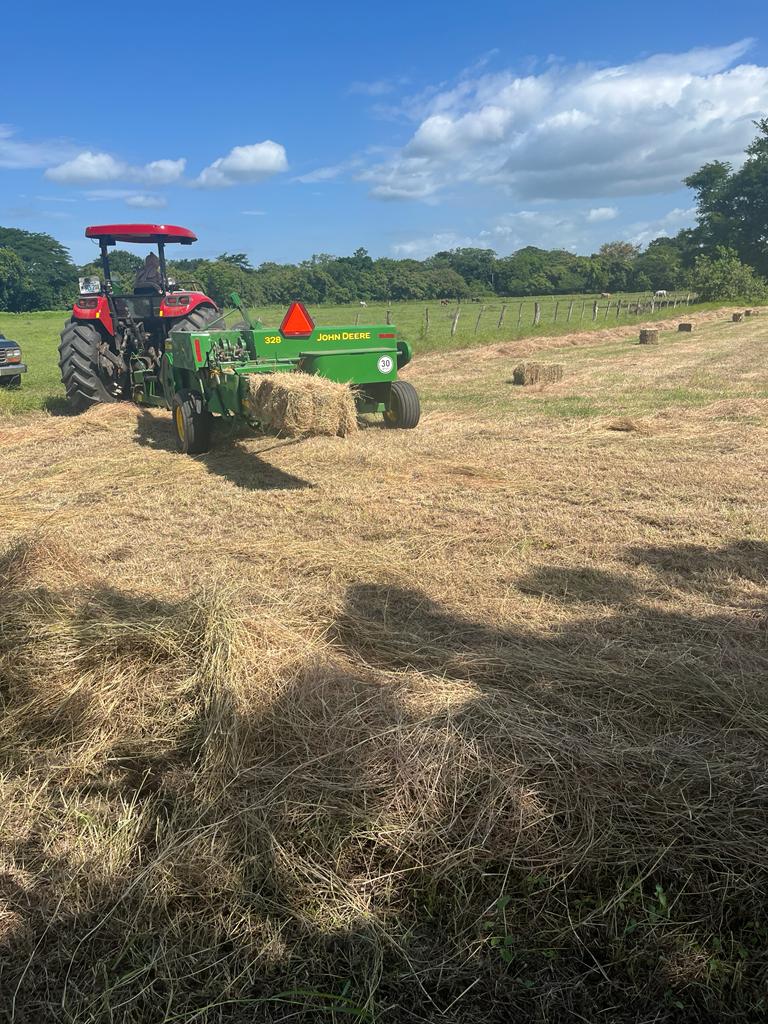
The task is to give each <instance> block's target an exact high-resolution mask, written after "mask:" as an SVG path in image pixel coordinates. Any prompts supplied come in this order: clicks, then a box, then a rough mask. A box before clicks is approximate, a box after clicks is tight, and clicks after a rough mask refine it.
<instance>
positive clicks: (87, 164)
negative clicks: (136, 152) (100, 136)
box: [45, 150, 186, 185]
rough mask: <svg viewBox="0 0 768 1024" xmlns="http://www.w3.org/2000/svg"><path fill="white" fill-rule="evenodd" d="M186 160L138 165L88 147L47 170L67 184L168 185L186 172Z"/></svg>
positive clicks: (51, 177)
mask: <svg viewBox="0 0 768 1024" xmlns="http://www.w3.org/2000/svg"><path fill="white" fill-rule="evenodd" d="M185 166H186V160H184V159H181V160H153V161H152V162H151V163H148V164H144V166H142V167H134V166H131V165H130V164H127V163H126V162H125V161H124V160H119V159H117V157H114V156H112V154H111V153H93V152H91V150H84V151H83V152H82V153H78V154H77V156H75V157H73V158H72V159H71V160H65V161H64V163H61V164H58V165H57V166H55V167H49V168H48V170H47V171H46V172H45V176H46V178H49V179H50V180H51V181H56V182H59V183H60V184H67V185H93V184H95V183H96V182H100V181H138V182H142V183H146V184H148V185H168V184H170V183H171V182H174V181H178V180H179V178H181V176H182V174H183V173H184V168H185Z"/></svg>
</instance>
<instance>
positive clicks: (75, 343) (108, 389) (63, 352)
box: [59, 320, 123, 410]
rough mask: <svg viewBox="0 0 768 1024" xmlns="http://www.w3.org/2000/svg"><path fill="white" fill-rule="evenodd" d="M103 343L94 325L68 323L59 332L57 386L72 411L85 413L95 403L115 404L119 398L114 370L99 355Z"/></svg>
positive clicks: (120, 388)
mask: <svg viewBox="0 0 768 1024" xmlns="http://www.w3.org/2000/svg"><path fill="white" fill-rule="evenodd" d="M103 343H104V338H103V336H102V334H101V333H100V331H99V329H98V328H97V327H96V326H94V324H90V323H83V322H78V321H77V320H70V321H69V323H67V324H66V325H65V327H64V330H63V331H62V332H61V342H60V344H59V369H60V370H61V383H62V384H63V385H64V389H65V390H66V393H67V400H68V401H69V403H70V405H71V406H72V407H73V408H74V409H77V410H81V409H86V408H87V407H88V406H89V405H94V404H95V403H97V402H116V401H118V399H120V398H122V397H123V389H122V386H121V383H120V381H119V379H118V375H117V370H116V367H114V366H113V364H111V363H108V362H107V361H105V360H104V359H103V358H102V356H101V354H100V347H101V346H102V345H103ZM110 370H112V373H110Z"/></svg>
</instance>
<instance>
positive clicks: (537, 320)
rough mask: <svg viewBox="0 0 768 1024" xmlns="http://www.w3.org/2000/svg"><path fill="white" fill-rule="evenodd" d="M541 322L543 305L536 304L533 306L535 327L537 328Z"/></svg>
mask: <svg viewBox="0 0 768 1024" xmlns="http://www.w3.org/2000/svg"><path fill="white" fill-rule="evenodd" d="M540 322H541V303H540V302H534V304H533V326H534V327H537V326H538V324H539V323H540Z"/></svg>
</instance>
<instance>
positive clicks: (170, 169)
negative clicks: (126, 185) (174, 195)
mask: <svg viewBox="0 0 768 1024" xmlns="http://www.w3.org/2000/svg"><path fill="white" fill-rule="evenodd" d="M186 166H187V161H186V160H184V159H183V158H182V159H181V160H153V161H152V163H149V164H146V165H145V166H144V167H141V168H139V169H138V170H139V177H140V179H141V180H142V181H145V182H146V183H147V184H148V185H170V184H171V183H172V182H174V181H178V180H179V178H181V176H182V174H183V173H184V168H185V167H186Z"/></svg>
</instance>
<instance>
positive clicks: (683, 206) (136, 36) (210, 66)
mask: <svg viewBox="0 0 768 1024" xmlns="http://www.w3.org/2000/svg"><path fill="white" fill-rule="evenodd" d="M766 9H767V5H766V4H765V3H757V2H752V0H746V2H745V0H742V2H741V3H739V4H730V5H703V4H701V3H696V4H694V3H689V2H677V3H669V2H667V3H663V4H662V3H657V2H655V0H645V2H643V3H642V4H636V5H633V6H632V8H630V7H626V9H625V8H624V5H619V4H616V3H615V2H613V3H591V4H581V5H579V4H574V3H572V2H569V3H561V2H557V3H555V2H547V0H542V2H539V3H538V4H525V5H523V4H519V5H518V4H514V3H495V2H492V3H487V2H483V0H477V2H475V3H471V4H461V5H458V4H445V3H435V2H431V0H429V2H422V3H413V2H410V3H403V2H401V0H390V2H387V3H385V4H368V5H363V4H353V3H347V2H343V3H339V2H332V0H331V2H329V3H327V4H326V5H320V4H309V3H304V2H295V3H291V4H284V3H283V4H281V3H262V4H253V3H245V2H243V3H240V2H231V0H222V2H220V3H218V4H210V3H206V4H202V3H197V2H194V0H193V2H185V3H184V4H179V5H165V4H161V3H158V4H157V5H156V7H155V8H154V9H152V8H149V7H146V5H144V6H143V7H140V8H139V9H138V12H137V14H136V15H132V14H131V13H130V11H131V9H130V6H126V5H125V4H121V5H119V8H118V9H115V7H112V6H109V7H108V6H107V5H99V4H96V5H93V6H91V5H78V7H77V9H76V11H75V9H74V8H73V7H72V6H71V5H69V4H53V3H51V4H40V3H37V2H35V0H32V2H29V3H26V4H13V5H8V6H7V7H6V8H5V9H4V12H3V24H2V47H0V52H2V62H1V63H0V76H1V77H0V224H3V225H5V226H12V227H22V228H26V229H28V230H31V231H48V232H50V233H51V234H53V235H54V236H56V237H57V238H59V239H61V240H62V241H63V242H64V243H65V244H66V245H67V246H69V248H70V249H71V251H72V255H73V257H74V258H75V259H76V260H78V261H85V260H87V259H90V258H91V257H92V255H93V250H92V243H90V242H88V241H86V240H85V239H84V238H83V237H82V236H83V229H84V227H85V225H86V224H94V223H96V224H98V223H108V222H130V221H151V222H158V223H172V224H181V225H184V226H187V227H191V228H192V229H193V230H195V231H196V233H197V234H198V236H199V238H200V241H199V243H198V244H197V246H196V247H195V249H194V250H192V251H190V250H184V255H191V254H192V252H194V253H195V254H196V255H199V256H207V257H212V256H215V255H217V254H218V253H220V252H222V251H223V250H228V251H230V252H233V251H237V252H241V251H244V252H247V253H248V254H249V256H250V257H251V259H252V261H253V262H254V263H255V264H258V263H260V262H263V261H265V260H275V261H278V262H280V261H296V260H300V259H305V258H308V257H309V256H310V255H311V254H312V253H318V252H331V253H335V254H339V255H342V254H345V253H349V252H351V251H353V250H354V249H355V248H357V247H358V246H364V247H366V248H367V249H368V250H369V251H370V252H371V253H372V254H373V255H376V256H407V255H414V256H417V257H419V258H421V257H423V256H426V255H429V254H430V253H431V252H434V251H436V250H438V249H443V248H452V247H454V246H457V245H481V246H490V247H491V248H494V249H496V251H497V252H500V253H502V254H503V253H508V252H511V251H513V250H515V249H517V248H520V247H521V246H523V245H528V244H533V245H541V246H544V247H554V246H558V247H562V248H569V249H572V250H573V251H576V252H590V251H593V250H594V249H596V248H597V246H598V245H599V244H600V243H601V242H602V241H605V240H608V239H613V238H627V239H631V240H633V241H637V242H641V243H642V242H645V241H648V240H649V239H650V238H652V237H654V236H655V235H658V234H662V233H668V234H674V233H675V232H676V231H677V230H678V229H679V228H680V227H682V226H686V225H688V224H690V223H692V220H693V216H692V210H691V207H692V197H691V195H690V193H689V192H688V191H687V190H685V189H684V188H682V187H681V186H680V184H679V182H680V179H681V178H682V177H683V176H684V175H685V174H687V173H690V172H691V171H692V170H695V169H696V168H697V167H699V166H700V165H701V164H702V163H703V162H705V161H706V160H711V159H717V158H720V159H731V160H738V158H739V154H740V153H741V152H742V150H743V148H744V145H745V144H746V143H747V142H748V141H749V140H750V138H752V136H753V135H754V129H753V127H752V124H751V121H752V119H753V118H754V117H756V116H765V115H768V14H766Z"/></svg>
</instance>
